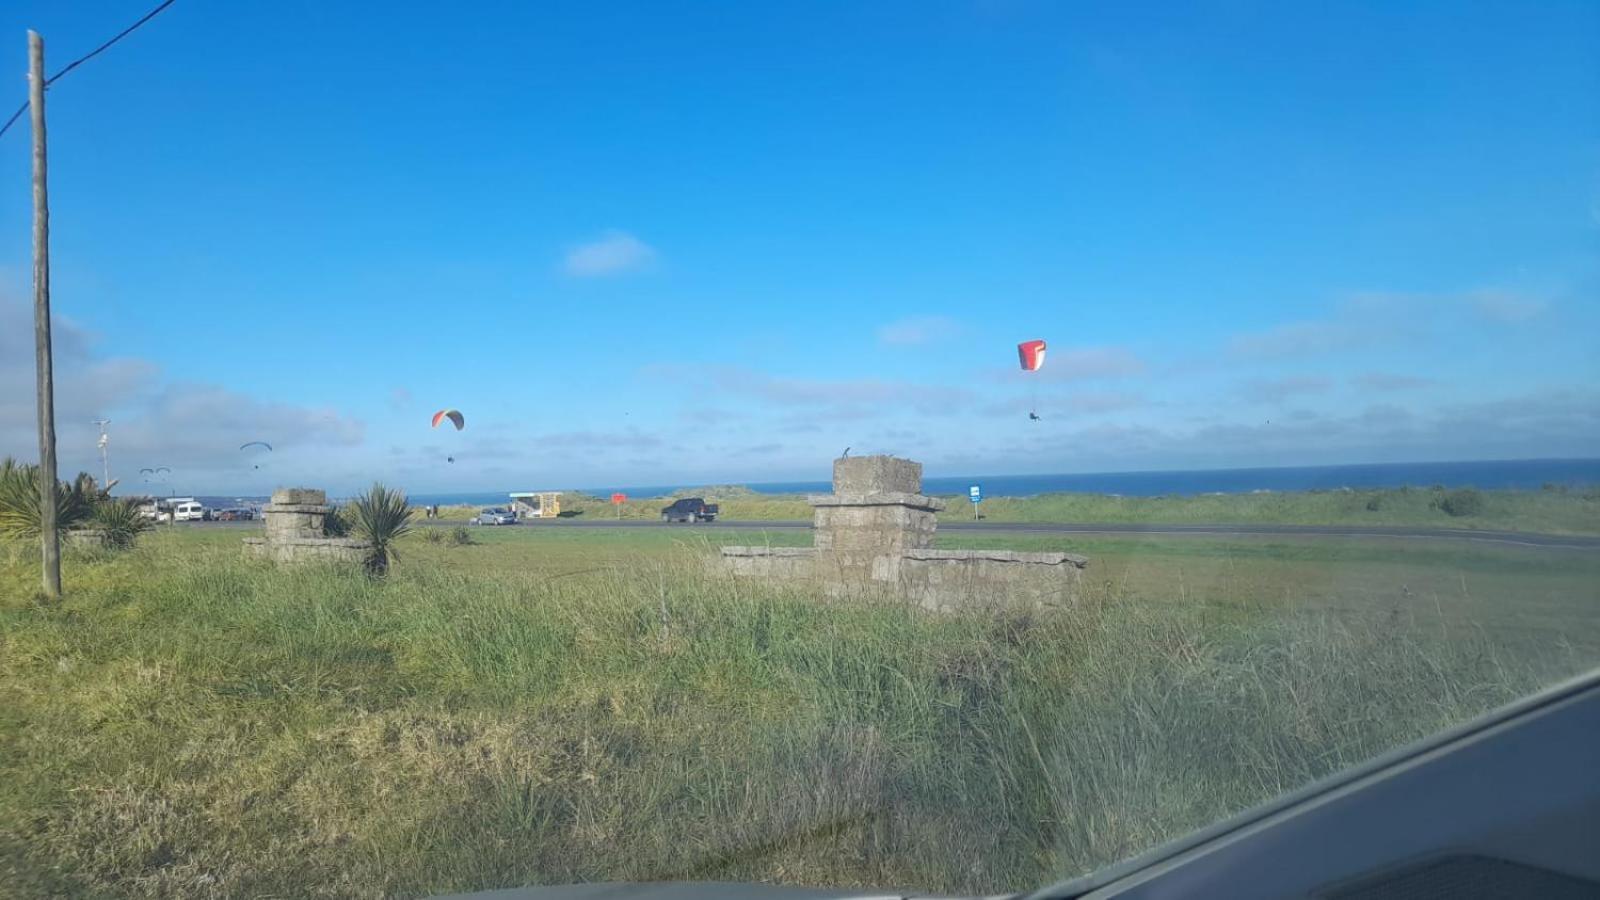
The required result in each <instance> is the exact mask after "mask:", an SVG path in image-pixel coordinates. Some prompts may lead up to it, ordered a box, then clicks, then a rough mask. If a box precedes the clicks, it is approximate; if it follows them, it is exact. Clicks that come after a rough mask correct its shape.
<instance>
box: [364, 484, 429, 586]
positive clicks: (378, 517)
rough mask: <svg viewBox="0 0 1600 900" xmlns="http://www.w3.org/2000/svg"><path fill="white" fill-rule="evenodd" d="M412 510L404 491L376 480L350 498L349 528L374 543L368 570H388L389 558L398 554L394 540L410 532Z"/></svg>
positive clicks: (368, 541)
mask: <svg viewBox="0 0 1600 900" xmlns="http://www.w3.org/2000/svg"><path fill="white" fill-rule="evenodd" d="M412 513H413V510H412V509H411V506H410V504H408V503H407V502H406V495H405V492H404V491H391V490H389V489H388V488H386V487H384V486H383V485H382V484H379V483H377V482H373V484H372V487H371V488H370V489H369V490H368V491H367V492H366V493H364V494H362V495H361V496H359V497H357V498H356V499H355V500H353V501H351V503H350V519H351V521H350V530H351V531H352V532H354V533H355V535H356V536H357V537H359V538H362V539H363V540H365V541H366V542H367V543H369V544H371V545H372V549H371V550H369V551H368V552H367V573H368V574H370V575H374V576H381V575H385V574H387V573H388V571H389V560H390V559H397V558H399V557H398V555H397V554H396V553H395V548H394V544H395V542H396V541H398V540H399V539H400V538H402V537H405V536H406V535H407V534H409V533H411V515H412Z"/></svg>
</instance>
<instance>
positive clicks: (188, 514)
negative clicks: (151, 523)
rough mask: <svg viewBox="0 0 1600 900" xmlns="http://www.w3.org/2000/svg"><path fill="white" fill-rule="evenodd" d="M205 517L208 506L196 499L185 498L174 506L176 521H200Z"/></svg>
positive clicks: (173, 516)
mask: <svg viewBox="0 0 1600 900" xmlns="http://www.w3.org/2000/svg"><path fill="white" fill-rule="evenodd" d="M205 517H206V508H205V507H204V506H201V505H200V504H199V502H198V501H195V500H184V501H182V502H180V503H178V504H176V505H174V506H173V507H172V521H174V522H198V521H200V520H202V519H204V518H205Z"/></svg>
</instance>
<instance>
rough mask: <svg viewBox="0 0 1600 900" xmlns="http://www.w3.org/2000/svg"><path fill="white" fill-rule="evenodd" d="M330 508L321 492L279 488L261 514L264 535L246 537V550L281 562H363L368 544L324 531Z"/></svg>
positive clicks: (251, 553) (324, 494)
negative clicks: (264, 526) (329, 535)
mask: <svg viewBox="0 0 1600 900" xmlns="http://www.w3.org/2000/svg"><path fill="white" fill-rule="evenodd" d="M331 510H332V507H330V506H329V505H328V495H327V493H326V492H324V491H320V490H317V489H315V488H278V489H277V490H275V491H273V492H272V502H270V503H268V504H267V505H266V507H265V508H264V509H263V510H262V514H261V517H262V520H263V521H264V522H265V524H266V533H267V536H266V537H264V538H245V540H244V549H245V553H246V554H248V555H251V556H256V557H260V558H262V559H270V560H272V561H274V562H280V563H295V562H331V563H350V564H358V563H362V562H364V561H365V560H366V558H367V553H368V551H370V550H371V549H372V545H371V544H368V543H367V542H366V541H358V540H356V539H354V538H337V537H328V536H326V535H324V534H323V524H324V522H326V520H327V517H328V513H329V512H330V511H331Z"/></svg>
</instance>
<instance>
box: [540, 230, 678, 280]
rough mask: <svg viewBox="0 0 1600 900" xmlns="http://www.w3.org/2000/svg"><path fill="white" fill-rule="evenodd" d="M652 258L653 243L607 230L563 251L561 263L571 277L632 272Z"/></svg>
mask: <svg viewBox="0 0 1600 900" xmlns="http://www.w3.org/2000/svg"><path fill="white" fill-rule="evenodd" d="M655 258H656V251H655V248H654V247H651V246H650V245H649V244H646V243H645V242H644V241H641V240H639V239H638V238H636V237H634V236H633V235H631V234H628V233H627V232H625V231H608V232H606V233H605V234H603V235H601V236H600V237H598V238H595V239H594V240H592V241H589V242H587V243H584V244H579V245H577V246H576V247H573V248H572V249H570V250H568V251H567V256H566V259H565V261H564V262H563V267H564V268H565V270H566V273H567V274H568V275H571V276H573V277H574V278H600V277H605V276H608V275H622V274H625V273H628V272H636V271H638V270H640V269H642V268H644V267H645V266H648V265H649V264H650V263H651V262H653V261H654V260H655Z"/></svg>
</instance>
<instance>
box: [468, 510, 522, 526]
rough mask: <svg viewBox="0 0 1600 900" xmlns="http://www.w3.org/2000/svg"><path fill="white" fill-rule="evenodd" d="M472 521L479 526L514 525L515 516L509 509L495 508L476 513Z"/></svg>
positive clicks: (515, 522) (515, 521)
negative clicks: (476, 515)
mask: <svg viewBox="0 0 1600 900" xmlns="http://www.w3.org/2000/svg"><path fill="white" fill-rule="evenodd" d="M473 521H474V522H476V523H477V524H479V525H515V524H517V515H516V513H513V512H512V511H511V510H509V509H505V508H503V507H499V506H496V507H493V508H490V509H486V510H483V511H482V512H480V513H478V517H477V518H476V519H473Z"/></svg>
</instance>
